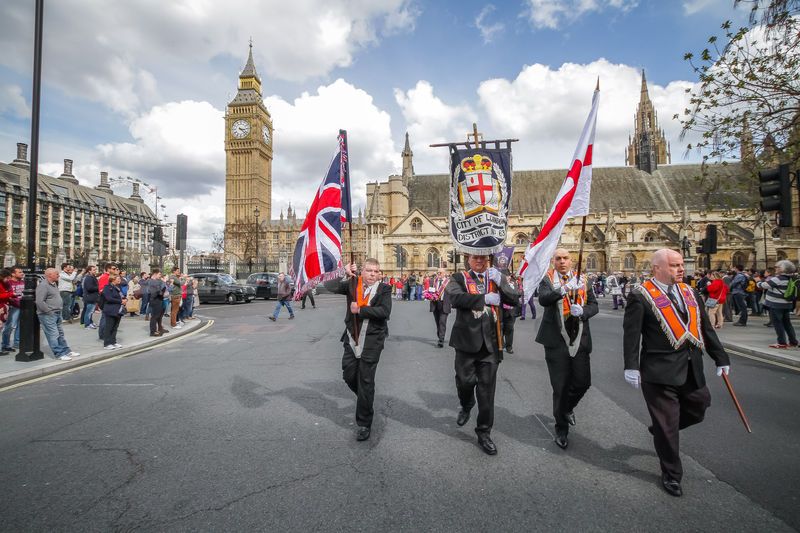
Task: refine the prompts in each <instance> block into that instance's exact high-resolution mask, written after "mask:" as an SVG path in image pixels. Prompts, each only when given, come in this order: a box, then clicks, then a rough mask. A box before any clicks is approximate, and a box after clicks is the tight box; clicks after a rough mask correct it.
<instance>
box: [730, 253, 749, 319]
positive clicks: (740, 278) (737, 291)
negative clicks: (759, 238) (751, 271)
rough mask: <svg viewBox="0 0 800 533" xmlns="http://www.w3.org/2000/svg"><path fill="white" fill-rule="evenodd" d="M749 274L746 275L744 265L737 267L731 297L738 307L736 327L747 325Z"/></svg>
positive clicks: (736, 310)
mask: <svg viewBox="0 0 800 533" xmlns="http://www.w3.org/2000/svg"><path fill="white" fill-rule="evenodd" d="M747 282H748V277H747V274H745V273H744V267H743V266H742V265H736V274H735V275H734V276H733V280H732V281H731V297H732V298H733V303H734V305H735V306H736V309H734V312H738V313H739V320H738V321H736V322H734V323H733V325H734V326H746V325H747Z"/></svg>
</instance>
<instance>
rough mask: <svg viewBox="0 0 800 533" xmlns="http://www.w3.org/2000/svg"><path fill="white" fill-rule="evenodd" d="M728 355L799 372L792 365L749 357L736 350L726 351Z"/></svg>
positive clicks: (798, 369) (799, 370) (753, 356)
mask: <svg viewBox="0 0 800 533" xmlns="http://www.w3.org/2000/svg"><path fill="white" fill-rule="evenodd" d="M726 351H727V352H729V353H732V354H736V355H738V356H739V357H744V358H745V359H752V360H753V361H758V362H759V363H766V364H768V365H773V366H779V367H781V368H786V369H789V370H794V371H795V372H800V368H798V367H796V366H792V365H787V364H784V363H779V362H778V361H773V360H771V359H763V358H761V357H757V356H755V355H750V354H748V353H742V352H739V351H737V350H726Z"/></svg>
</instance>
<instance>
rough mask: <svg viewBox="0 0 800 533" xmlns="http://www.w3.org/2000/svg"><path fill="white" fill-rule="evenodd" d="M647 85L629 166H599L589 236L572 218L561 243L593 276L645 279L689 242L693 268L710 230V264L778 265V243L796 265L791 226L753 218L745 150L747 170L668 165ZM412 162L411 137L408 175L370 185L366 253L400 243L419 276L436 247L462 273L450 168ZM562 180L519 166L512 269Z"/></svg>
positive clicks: (379, 253) (405, 162) (799, 242)
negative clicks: (432, 169)
mask: <svg viewBox="0 0 800 533" xmlns="http://www.w3.org/2000/svg"><path fill="white" fill-rule="evenodd" d="M642 88H643V92H642V93H641V94H642V100H641V101H640V103H639V106H638V108H637V112H636V122H635V124H634V132H635V133H634V135H633V136H632V138H631V141H630V144H629V145H628V147H627V149H626V150H624V151H625V153H626V158H625V161H624V162H625V165H623V166H615V167H594V168H593V174H592V194H591V201H590V205H589V214H588V216H587V218H586V231H585V233H584V234H581V220H580V219H579V218H572V219H569V220H568V221H567V224H566V226H565V227H564V231H563V233H562V235H561V239H560V246H562V247H564V248H567V249H568V250H570V251H572V252H573V253H575V256H576V257H577V252H578V250H579V249H580V248H581V246H583V250H584V256H583V257H584V258H585V265H584V268H585V270H586V271H587V272H593V271H604V270H607V269H613V270H619V269H622V270H625V271H629V272H630V273H636V274H640V273H642V272H649V269H650V261H651V257H652V254H653V252H655V251H656V250H658V249H660V248H672V249H674V250H679V251H680V250H682V249H683V247H682V245H683V244H684V241H683V239H684V237H685V238H686V239H688V241H689V242H688V247H686V251H687V252H688V254H689V256H690V257H689V258H688V259H687V265H689V266H690V267H692V266H693V265H695V264H698V265H699V263H695V261H697V253H696V251H695V250H696V247H697V246H699V245H700V241H701V239H703V238H704V237H705V233H706V228H707V227H708V226H709V225H712V224H713V225H715V226H716V227H717V235H718V239H717V253H715V254H713V255H712V256H711V257H710V264H711V266H712V267H722V266H727V265H729V263H730V261H731V258H732V257H733V255H734V254H735V253H740V254H741V255H740V256H737V257H739V258H741V259H742V261H743V264H744V266H746V267H756V266H757V267H760V268H764V267H765V266H767V265H772V264H773V263H774V262H775V261H776V259H777V257H778V253H777V247H778V245H780V248H781V250H782V251H783V253H784V254H786V255H788V256H789V259H792V260H797V256H798V250H800V234H799V233H798V232H797V231H796V230H794V229H793V228H776V227H775V224H774V221H772V220H770V219H769V218H768V217H767V218H766V219H762V218H761V217H759V216H757V215H756V214H755V210H754V209H753V208H754V206H756V204H757V197H756V195H754V194H753V193H752V192H750V191H752V188H751V187H750V185H752V178H751V177H749V176H748V172H749V171H748V169H749V168H751V166H750V165H752V163H753V160H752V158H751V156H747V155H746V154H744V153H743V156H746V157H743V160H744V161H745V163H744V164H743V163H740V162H726V163H725V164H706V165H699V164H671V156H670V150H669V143H668V142H667V140H666V138H665V136H664V133H663V131H662V130H661V128H660V127H659V126H658V119H657V115H656V113H655V109H654V106H653V103H652V101H650V99H649V96H647V85H646V80H644V77H643V78H642ZM631 107H632V108H634V107H636V106H635V105H634V104H632V106H631ZM656 133H657V135H656ZM648 143H649V144H648ZM665 143H666V144H665ZM623 148H624V147H620V155H622V153H623ZM567 155H568V154H567ZM412 157H413V153H412V151H411V147H410V141H409V139H408V136H406V144H405V147H404V149H403V152H402V168H403V170H402V173H401V174H399V175H393V176H389V178H388V179H386V180H384V181H380V182H377V181H376V182H373V183H368V184H367V209H366V212H365V217H366V224H367V226H368V227H369V228H370V229H369V230H368V232H367V234H368V239H367V255H371V256H376V257H378V259H380V258H381V257H387V256H388V255H389V254H390V253H391V250H392V247H393V246H395V245H397V244H402V245H403V246H406V247H407V248H409V250H410V256H409V261H410V266H409V268H411V269H414V270H415V271H416V270H425V269H429V268H430V267H428V258H429V253H428V251H429V250H431V249H436V250H437V251H438V253H439V258H440V262H441V264H442V265H443V266H445V267H447V268H449V269H453V268H456V267H461V257H460V256H459V257H455V258H454V259H455V261H451V258H450V254H451V252H454V251H455V247H454V245H453V241H452V238H451V235H450V231H449V214H450V213H449V209H450V176H449V174H447V173H446V172H447V169H446V168H442V172H441V173H438V174H418V173H415V172H414V166H413V164H412ZM565 157H566V156H565ZM565 175H566V169H552V170H524V169H515V170H514V188H513V192H512V197H511V204H510V208H509V213H508V231H507V235H508V237H507V241H506V244H507V245H508V246H513V247H514V261H513V264H514V265H515V266H517V265H519V264H520V262H521V260H522V258H523V256H524V252H525V250H526V248H527V246H528V244H529V243H530V241H531V239H535V238H536V237H537V236H538V232H539V229H540V228H542V227H543V225H544V222H545V220H546V218H547V215H548V214H549V211H550V208H551V205H552V202H553V200H554V199H555V198H556V196H557V194H558V191H559V190H560V188H561V185H562V183H563V181H564V177H565ZM721 183H724V184H725V186H724V187H722V186H719V187H716V186H714V184H721ZM798 219H800V214H798ZM765 235H766V238H765ZM705 259H706V258H705V256H703V258H702V260H703V261H705ZM454 263H456V264H454ZM390 272H391V271H390Z"/></svg>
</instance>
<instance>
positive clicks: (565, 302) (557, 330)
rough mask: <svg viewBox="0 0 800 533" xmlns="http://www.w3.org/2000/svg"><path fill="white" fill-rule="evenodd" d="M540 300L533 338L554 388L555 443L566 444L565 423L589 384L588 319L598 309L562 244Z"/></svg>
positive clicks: (572, 421) (563, 446)
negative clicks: (539, 310)
mask: <svg viewBox="0 0 800 533" xmlns="http://www.w3.org/2000/svg"><path fill="white" fill-rule="evenodd" d="M539 304H540V305H541V306H542V307H543V308H544V313H543V315H542V323H541V324H540V325H539V332H538V333H537V334H536V342H538V343H539V344H541V345H543V346H544V359H545V361H546V362H547V371H548V373H549V374H550V385H551V386H552V387H553V418H554V419H555V421H556V437H555V443H556V444H557V445H558V447H559V448H561V449H566V448H567V446H569V440H568V439H567V434H568V433H569V426H571V425H572V426H574V425H575V414H574V409H575V407H576V406H577V405H578V402H579V401H580V400H581V398H583V395H584V394H586V391H587V390H589V387H590V386H591V384H592V374H591V369H590V364H589V354H590V353H591V351H592V334H591V332H590V331H589V319H590V318H592V317H593V316H594V315H596V314H597V310H598V309H597V299H596V298H595V296H594V291H593V290H587V289H586V281H585V280H584V279H578V278H577V277H576V274H575V273H574V272H573V271H572V258H571V257H570V255H569V252H568V251H567V250H565V249H564V248H559V249H557V250H556V251H555V254H554V255H553V268H552V269H550V270H548V271H547V274H545V276H544V278H543V279H542V282H541V283H540V284H539Z"/></svg>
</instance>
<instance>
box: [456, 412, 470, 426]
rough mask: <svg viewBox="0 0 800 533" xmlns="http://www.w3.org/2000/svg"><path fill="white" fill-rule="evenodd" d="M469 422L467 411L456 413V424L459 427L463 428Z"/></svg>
mask: <svg viewBox="0 0 800 533" xmlns="http://www.w3.org/2000/svg"><path fill="white" fill-rule="evenodd" d="M467 422H469V411H465V410H464V409H462V410H460V411H459V412H458V418H456V424H458V425H459V426H463V425H464V424H466V423H467Z"/></svg>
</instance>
